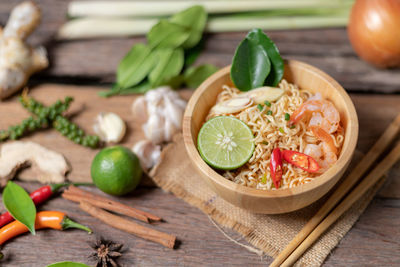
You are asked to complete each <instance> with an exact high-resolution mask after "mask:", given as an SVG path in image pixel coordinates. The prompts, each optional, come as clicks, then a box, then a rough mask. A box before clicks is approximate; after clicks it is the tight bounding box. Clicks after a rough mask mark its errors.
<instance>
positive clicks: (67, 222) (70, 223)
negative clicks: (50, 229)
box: [61, 217, 93, 234]
mask: <svg viewBox="0 0 400 267" xmlns="http://www.w3.org/2000/svg"><path fill="white" fill-rule="evenodd" d="M61 226H62V229H63V230H64V229H68V228H76V229H81V230H84V231H87V232H88V233H89V234H91V233H93V231H92V230H91V229H90V228H89V227H86V226H84V225H82V224H79V223H77V222H74V221H73V220H71V219H70V218H68V217H64V219H63V221H62V222H61Z"/></svg>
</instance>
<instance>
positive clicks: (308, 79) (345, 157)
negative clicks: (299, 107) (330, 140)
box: [183, 60, 358, 214]
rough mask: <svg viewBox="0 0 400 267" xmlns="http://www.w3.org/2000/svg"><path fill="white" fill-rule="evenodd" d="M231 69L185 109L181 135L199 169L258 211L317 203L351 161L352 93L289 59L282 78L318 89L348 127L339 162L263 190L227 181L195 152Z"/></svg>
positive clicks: (227, 194)
mask: <svg viewBox="0 0 400 267" xmlns="http://www.w3.org/2000/svg"><path fill="white" fill-rule="evenodd" d="M229 72H230V66H228V67H225V68H223V69H222V70H220V71H218V72H217V73H215V74H214V75H212V76H211V77H209V78H208V79H207V80H206V81H204V82H203V83H202V84H201V85H200V87H199V88H198V89H197V90H196V91H195V92H194V94H193V95H192V97H191V98H190V100H189V103H188V105H187V107H186V111H185V114H184V118H183V137H184V142H185V146H186V150H187V152H188V155H189V158H190V160H191V162H192V164H193V165H194V166H195V168H196V170H197V171H198V172H199V173H200V174H201V177H202V178H203V179H204V181H205V182H206V183H207V184H208V185H209V186H210V187H211V188H212V189H213V190H214V191H215V192H216V193H217V194H218V195H219V196H221V197H222V198H224V199H225V200H227V201H229V202H230V203H232V204H234V205H236V206H238V207H240V208H243V209H246V210H249V211H252V212H255V213H264V214H278V213H286V212H290V211H294V210H298V209H300V208H303V207H306V206H308V205H309V204H311V203H313V202H315V201H317V200H318V199H319V198H321V197H322V196H323V195H325V194H326V193H327V192H328V191H329V190H330V189H331V188H332V187H333V186H334V185H335V184H336V183H337V182H338V181H339V179H340V178H341V176H342V175H343V173H344V171H345V170H346V168H347V166H348V165H349V163H350V160H351V158H352V155H353V152H354V150H355V147H356V144H357V137H358V119H357V113H356V110H355V108H354V105H353V102H352V101H351V99H350V97H349V95H348V94H347V93H346V91H345V90H344V89H343V88H342V87H341V86H340V85H339V84H338V83H337V82H336V81H335V80H334V79H333V78H331V77H330V76H329V75H327V74H326V73H324V72H322V71H321V70H319V69H317V68H315V67H313V66H310V65H308V64H305V63H303V62H299V61H295V60H289V61H286V63H285V73H284V79H286V80H287V81H288V82H291V83H294V84H296V85H298V86H299V87H300V88H304V89H307V90H309V91H311V92H313V93H316V92H320V93H321V94H322V96H323V97H324V98H326V99H329V100H331V101H332V102H333V103H334V104H335V106H336V108H337V109H338V111H339V113H340V118H341V122H342V124H343V127H344V129H345V140H344V143H343V147H342V150H341V153H340V155H339V158H338V161H337V162H336V163H335V165H333V166H332V167H331V168H329V169H328V170H327V171H326V172H325V173H323V174H322V175H321V176H318V177H316V178H315V179H313V181H311V182H309V183H307V184H304V185H300V186H297V187H294V188H290V189H280V190H260V189H255V188H250V187H246V186H243V185H239V184H236V183H234V182H232V181H230V180H227V179H225V178H224V177H222V176H221V175H220V174H218V173H217V172H216V171H215V170H214V169H212V168H211V167H210V166H208V165H207V164H206V163H205V162H204V161H203V159H202V158H201V157H200V154H199V152H198V151H197V134H198V132H199V130H200V128H201V126H202V125H203V123H204V121H205V118H206V116H207V114H208V112H209V110H210V108H211V107H212V106H213V105H214V104H215V102H216V99H217V95H218V94H219V93H220V92H221V90H222V85H224V84H228V85H232V82H231V80H230V74H229Z"/></svg>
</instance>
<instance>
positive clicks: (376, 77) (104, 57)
mask: <svg viewBox="0 0 400 267" xmlns="http://www.w3.org/2000/svg"><path fill="white" fill-rule="evenodd" d="M69 1H70V0H67V1H51V0H37V1H36V2H38V4H39V5H40V7H41V8H42V10H43V22H42V24H41V25H40V27H39V28H38V31H37V32H36V33H35V34H34V35H33V36H32V37H31V38H30V41H31V42H32V43H33V44H40V43H44V44H45V46H46V47H47V49H48V51H49V55H50V59H51V68H49V69H47V70H45V71H43V72H42V73H40V74H38V75H36V77H35V78H34V81H37V80H38V79H39V80H43V79H51V80H53V81H59V82H67V83H79V82H81V81H82V80H84V81H86V82H91V83H99V82H103V83H110V82H113V81H114V79H115V69H116V67H117V65H118V62H119V61H120V59H121V58H122V57H123V56H124V54H125V53H126V52H127V51H128V50H129V49H130V47H131V46H132V45H133V44H135V43H137V42H142V41H143V40H144V38H143V37H137V38H114V39H96V40H81V41H54V40H53V39H52V38H53V37H54V35H55V33H56V31H57V29H58V27H59V26H60V25H62V23H64V22H65V21H66V15H65V13H66V7H67V3H68V2H69ZM18 2H19V1H18V0H9V1H2V3H0V24H4V23H5V21H6V19H7V17H8V10H10V9H11V8H12V7H13V6H14V5H15V4H16V3H18ZM268 34H269V35H270V37H271V38H272V39H273V40H274V41H275V42H276V43H277V45H278V47H279V49H280V51H281V53H282V55H283V56H284V57H286V58H290V59H299V60H303V61H305V62H307V63H310V64H312V65H315V66H316V67H319V68H321V69H323V70H324V71H326V72H327V73H329V74H330V75H332V76H333V77H334V78H335V79H337V80H338V81H339V82H340V83H341V84H342V85H343V86H344V87H345V88H346V89H348V90H351V91H378V92H394V91H397V92H398V91H399V90H400V88H399V87H398V84H399V83H400V75H399V74H400V69H397V70H380V69H376V68H374V67H372V66H370V65H368V64H367V63H365V62H363V61H361V60H360V59H359V58H358V57H357V56H356V55H355V53H354V52H353V50H352V48H351V45H350V43H349V41H348V38H347V33H346V30H345V29H344V28H339V29H311V30H287V31H269V32H268ZM244 35H245V33H244V32H239V33H219V34H211V35H207V36H206V42H205V50H204V52H203V53H202V55H201V57H200V58H199V61H198V62H199V63H203V62H207V63H213V64H215V65H217V66H219V67H223V66H226V65H228V64H230V62H231V60H232V55H233V53H234V50H235V47H236V46H237V44H238V43H239V42H240V40H241V39H243V36H244ZM72 78H73V79H72ZM77 79H78V80H77Z"/></svg>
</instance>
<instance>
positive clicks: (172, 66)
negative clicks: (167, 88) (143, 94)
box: [149, 48, 184, 87]
mask: <svg viewBox="0 0 400 267" xmlns="http://www.w3.org/2000/svg"><path fill="white" fill-rule="evenodd" d="M155 54H156V60H157V65H156V66H155V67H154V69H153V70H152V71H151V72H150V74H149V82H150V84H151V86H153V87H157V86H160V85H163V84H167V83H168V81H169V80H171V79H172V78H174V77H175V76H177V75H179V73H180V72H181V71H182V68H183V60H184V59H183V50H182V49H181V48H176V49H170V48H163V49H157V50H156V51H155Z"/></svg>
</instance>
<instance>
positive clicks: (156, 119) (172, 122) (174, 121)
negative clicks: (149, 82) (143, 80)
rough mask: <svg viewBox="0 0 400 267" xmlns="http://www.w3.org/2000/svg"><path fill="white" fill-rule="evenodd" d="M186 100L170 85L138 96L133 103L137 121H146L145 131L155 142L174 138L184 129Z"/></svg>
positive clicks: (158, 142)
mask: <svg viewBox="0 0 400 267" xmlns="http://www.w3.org/2000/svg"><path fill="white" fill-rule="evenodd" d="M185 107H186V101H184V100H183V99H182V98H180V96H179V95H178V93H177V92H175V91H173V90H172V89H171V88H170V87H160V88H158V89H155V90H151V91H149V92H147V93H146V94H145V95H143V96H140V97H138V98H137V99H136V100H135V101H134V102H133V104H132V112H133V114H134V116H135V119H136V120H137V121H145V123H144V124H143V126H142V127H143V132H144V134H145V136H146V138H147V139H149V140H151V141H152V142H153V143H154V144H161V143H163V142H169V141H171V140H172V136H173V135H174V134H175V133H176V132H178V131H180V130H181V129H182V118H183V112H184V111H185Z"/></svg>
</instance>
